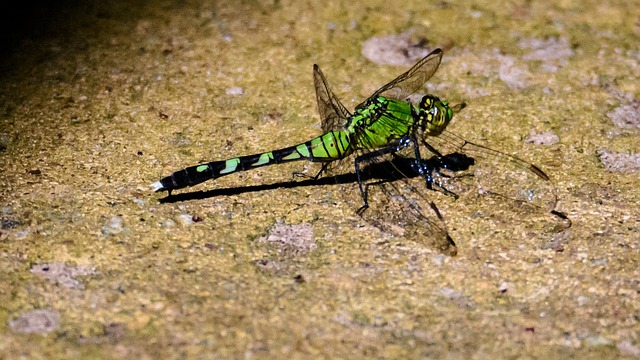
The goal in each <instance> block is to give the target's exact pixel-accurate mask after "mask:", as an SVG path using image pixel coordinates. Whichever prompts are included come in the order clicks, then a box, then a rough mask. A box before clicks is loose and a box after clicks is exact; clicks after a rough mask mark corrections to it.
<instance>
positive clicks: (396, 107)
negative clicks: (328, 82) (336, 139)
mask: <svg viewBox="0 0 640 360" xmlns="http://www.w3.org/2000/svg"><path fill="white" fill-rule="evenodd" d="M452 117H453V111H452V110H451V109H450V108H449V105H448V103H447V102H446V101H440V99H439V98H438V97H436V96H433V95H426V96H424V97H423V98H422V99H421V100H420V103H419V105H418V106H417V107H416V106H413V105H412V104H411V103H409V102H407V101H402V100H397V99H389V98H386V97H384V96H378V97H376V98H371V99H369V100H368V101H366V102H364V103H363V104H362V105H360V106H358V107H357V108H356V109H355V112H354V114H353V116H352V117H351V118H350V119H349V122H348V123H347V124H346V127H345V131H346V132H347V133H350V134H353V135H354V136H355V137H356V139H357V141H359V143H360V144H361V146H362V145H364V146H365V147H367V148H377V147H383V146H385V145H388V144H390V143H392V142H393V141H394V140H397V139H399V138H401V137H403V136H405V135H408V134H409V133H410V132H411V130H412V129H413V128H414V124H415V125H417V126H416V127H415V130H416V131H418V132H419V133H421V134H422V136H437V135H439V134H440V133H441V132H442V131H443V130H444V129H445V128H446V127H447V125H449V122H450V121H451V118H452Z"/></svg>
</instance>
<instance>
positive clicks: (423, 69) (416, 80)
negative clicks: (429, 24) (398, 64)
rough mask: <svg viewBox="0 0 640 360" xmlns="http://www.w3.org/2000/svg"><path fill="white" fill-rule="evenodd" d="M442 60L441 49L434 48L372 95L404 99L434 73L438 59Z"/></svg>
mask: <svg viewBox="0 0 640 360" xmlns="http://www.w3.org/2000/svg"><path fill="white" fill-rule="evenodd" d="M441 60H442V50H441V49H435V50H433V51H432V52H431V53H429V55H427V56H425V57H423V58H422V59H421V60H420V61H418V62H417V63H416V64H415V65H413V67H412V68H411V69H409V70H408V71H407V72H405V73H403V74H402V75H400V76H398V77H397V78H395V79H393V81H391V82H390V83H388V84H386V85H385V86H383V87H381V88H380V89H378V91H376V92H375V93H374V94H373V96H372V97H377V96H379V95H382V96H385V97H388V98H391V99H398V100H404V99H406V98H407V97H409V96H410V95H412V94H413V93H415V92H416V91H418V90H420V88H421V87H422V86H423V85H424V84H425V83H426V82H427V81H428V80H429V79H430V78H431V77H432V76H433V74H435V73H436V70H438V66H440V61H441Z"/></svg>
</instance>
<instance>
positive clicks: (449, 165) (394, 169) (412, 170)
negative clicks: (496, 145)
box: [159, 153, 474, 203]
mask: <svg viewBox="0 0 640 360" xmlns="http://www.w3.org/2000/svg"><path fill="white" fill-rule="evenodd" d="M418 164H419V163H418V161H416V159H415V158H405V157H400V156H396V157H394V158H392V159H389V160H387V161H382V162H375V163H372V164H369V165H367V166H366V167H365V168H363V171H362V177H361V180H362V181H363V182H366V181H369V180H376V182H377V183H384V182H391V181H396V180H400V179H404V178H414V177H417V176H420V174H419V172H418V168H419V167H418V166H417V165H418ZM420 164H422V168H423V169H429V170H430V171H438V170H439V169H448V170H450V171H454V172H456V171H465V170H467V169H469V167H470V166H471V165H473V164H474V160H473V159H472V158H470V157H468V156H467V155H464V154H459V153H452V154H448V155H445V156H443V157H440V158H438V157H435V156H434V157H431V158H430V159H427V160H421V161H420ZM357 181H358V178H357V176H356V174H355V173H349V174H343V175H335V176H327V177H322V178H319V179H307V180H302V181H296V180H292V181H283V182H278V183H274V184H266V185H251V186H240V187H234V188H223V189H214V190H206V191H197V192H188V193H181V194H176V195H168V196H166V197H164V198H162V199H160V200H159V201H160V202H161V203H174V202H180V201H189V200H199V199H207V198H211V197H216V196H230V195H239V194H244V193H248V192H257V191H264V190H273V189H278V188H285V189H288V188H296V187H304V186H321V185H337V184H348V183H355V182H357Z"/></svg>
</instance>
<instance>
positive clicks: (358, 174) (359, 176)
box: [354, 145, 397, 214]
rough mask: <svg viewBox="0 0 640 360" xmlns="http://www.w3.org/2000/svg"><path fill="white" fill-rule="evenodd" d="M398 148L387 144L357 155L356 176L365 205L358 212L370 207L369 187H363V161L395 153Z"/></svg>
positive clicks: (355, 162)
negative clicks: (361, 167)
mask: <svg viewBox="0 0 640 360" xmlns="http://www.w3.org/2000/svg"><path fill="white" fill-rule="evenodd" d="M396 150H397V147H396V146H395V145H394V146H387V147H385V148H382V149H378V150H375V151H372V152H369V153H366V154H362V155H360V156H358V157H356V159H355V161H354V165H355V169H356V178H357V179H358V187H359V188H360V196H362V200H363V201H364V205H362V207H360V209H358V211H357V213H358V214H361V213H362V212H364V211H365V210H366V209H367V208H369V200H368V197H367V189H366V186H365V187H363V186H362V169H360V163H362V162H363V161H368V160H371V159H374V158H377V157H380V156H383V155H386V154H390V153H394V152H395V151H396Z"/></svg>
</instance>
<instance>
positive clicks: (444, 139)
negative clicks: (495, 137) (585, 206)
mask: <svg viewBox="0 0 640 360" xmlns="http://www.w3.org/2000/svg"><path fill="white" fill-rule="evenodd" d="M425 140H426V143H425V147H426V148H427V149H429V148H430V147H431V148H433V149H435V150H436V151H437V152H439V153H440V154H439V155H443V156H448V157H450V158H455V157H452V155H458V156H463V157H464V158H465V159H469V161H470V163H469V164H467V166H466V168H465V169H464V170H465V171H462V172H460V171H456V172H455V173H451V172H449V171H447V168H448V167H449V165H448V164H443V165H441V166H439V170H438V171H435V172H434V173H433V180H434V184H435V185H436V186H438V187H440V188H443V189H446V190H448V191H451V192H454V193H457V192H464V191H466V190H476V191H477V192H478V193H480V194H486V195H495V196H499V197H503V198H507V199H511V200H514V201H517V202H520V203H523V204H530V205H532V206H535V207H538V208H541V209H546V210H547V211H552V210H554V208H555V206H556V203H557V195H556V189H555V187H554V186H553V184H552V183H551V182H550V181H549V177H548V176H547V175H546V174H545V173H544V172H543V171H542V170H540V168H538V167H537V166H535V165H533V164H531V163H528V162H526V161H524V160H522V159H519V158H517V157H515V156H512V155H508V154H505V153H503V152H500V151H497V150H494V149H491V148H488V147H486V146H483V145H478V144H474V143H472V142H470V141H467V140H465V139H464V138H462V137H461V136H459V135H456V134H454V133H452V132H450V131H443V132H442V133H441V134H440V135H439V136H436V137H428V138H426V139H425ZM432 152H433V151H432ZM452 164H453V166H456V165H455V163H452Z"/></svg>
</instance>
